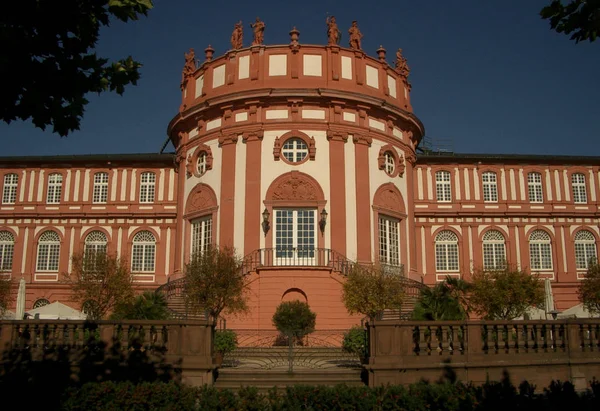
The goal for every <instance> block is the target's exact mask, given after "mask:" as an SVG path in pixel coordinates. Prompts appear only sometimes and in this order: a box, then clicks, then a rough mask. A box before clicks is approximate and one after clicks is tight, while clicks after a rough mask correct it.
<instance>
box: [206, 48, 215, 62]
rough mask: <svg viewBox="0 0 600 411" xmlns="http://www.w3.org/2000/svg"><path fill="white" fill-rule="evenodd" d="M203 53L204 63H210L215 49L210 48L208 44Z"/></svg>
mask: <svg viewBox="0 0 600 411" xmlns="http://www.w3.org/2000/svg"><path fill="white" fill-rule="evenodd" d="M204 53H205V54H206V61H212V58H213V54H214V53H215V49H213V48H212V46H211V45H210V44H209V45H208V47H207V48H205V49H204Z"/></svg>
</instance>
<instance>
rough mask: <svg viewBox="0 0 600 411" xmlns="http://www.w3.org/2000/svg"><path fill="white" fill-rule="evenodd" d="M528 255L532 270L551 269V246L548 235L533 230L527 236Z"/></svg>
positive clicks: (541, 231)
mask: <svg viewBox="0 0 600 411" xmlns="http://www.w3.org/2000/svg"><path fill="white" fill-rule="evenodd" d="M529 257H530V259H531V269H532V270H552V247H551V240H550V235H549V234H548V233H547V232H545V231H543V230H535V231H534V232H533V233H531V235H530V236H529Z"/></svg>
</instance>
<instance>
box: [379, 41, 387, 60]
mask: <svg viewBox="0 0 600 411" xmlns="http://www.w3.org/2000/svg"><path fill="white" fill-rule="evenodd" d="M385 53H386V51H385V49H384V48H383V46H382V45H380V46H379V48H378V49H377V55H378V56H379V61H381V62H382V63H385Z"/></svg>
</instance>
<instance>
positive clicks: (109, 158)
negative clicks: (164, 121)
mask: <svg viewBox="0 0 600 411" xmlns="http://www.w3.org/2000/svg"><path fill="white" fill-rule="evenodd" d="M174 157H175V154H173V153H164V154H156V153H136V154H76V155H59V156H14V157H0V167H3V166H7V165H11V166H15V165H18V166H27V165H30V164H54V165H60V164H62V165H69V164H74V163H76V164H81V163H84V164H107V163H109V164H112V163H144V164H149V163H153V164H157V163H158V164H164V165H173V159H174Z"/></svg>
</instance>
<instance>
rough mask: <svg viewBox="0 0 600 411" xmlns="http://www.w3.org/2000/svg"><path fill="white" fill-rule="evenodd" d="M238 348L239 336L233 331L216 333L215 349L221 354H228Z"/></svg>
mask: <svg viewBox="0 0 600 411" xmlns="http://www.w3.org/2000/svg"><path fill="white" fill-rule="evenodd" d="M237 346H238V340H237V334H236V333H235V332H234V331H232V330H221V331H217V332H216V333H215V342H214V349H215V351H216V352H218V353H221V354H227V353H230V352H232V351H233V350H235V349H236V348H237Z"/></svg>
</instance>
